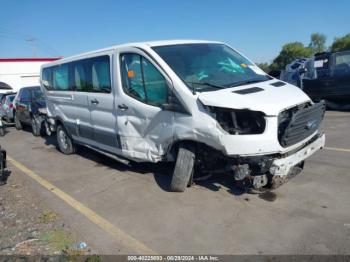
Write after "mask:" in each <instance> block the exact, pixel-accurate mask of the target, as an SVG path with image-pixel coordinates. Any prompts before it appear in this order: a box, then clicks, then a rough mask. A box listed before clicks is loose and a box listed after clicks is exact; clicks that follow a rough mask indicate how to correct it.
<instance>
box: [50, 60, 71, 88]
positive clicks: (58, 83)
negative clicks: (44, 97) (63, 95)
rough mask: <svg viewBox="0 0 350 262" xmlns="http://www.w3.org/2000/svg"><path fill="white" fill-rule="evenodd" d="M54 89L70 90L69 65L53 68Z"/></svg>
mask: <svg viewBox="0 0 350 262" xmlns="http://www.w3.org/2000/svg"><path fill="white" fill-rule="evenodd" d="M53 89H54V90H61V91H65V90H69V79H68V64H63V65H60V66H57V67H54V68H53Z"/></svg>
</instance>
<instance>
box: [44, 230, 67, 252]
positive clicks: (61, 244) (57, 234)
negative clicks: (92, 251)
mask: <svg viewBox="0 0 350 262" xmlns="http://www.w3.org/2000/svg"><path fill="white" fill-rule="evenodd" d="M40 240H41V241H42V242H44V243H47V244H49V245H50V246H51V247H52V248H53V250H55V251H60V250H64V249H66V248H68V247H70V246H71V245H72V244H73V240H72V237H71V236H70V235H69V234H68V233H66V232H65V231H63V230H58V229H57V230H52V231H48V232H45V233H44V234H43V235H42V236H41V237H40Z"/></svg>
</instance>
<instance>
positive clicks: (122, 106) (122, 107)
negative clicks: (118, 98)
mask: <svg viewBox="0 0 350 262" xmlns="http://www.w3.org/2000/svg"><path fill="white" fill-rule="evenodd" d="M118 108H119V109H121V110H127V109H128V108H129V107H128V106H127V105H126V104H122V105H118Z"/></svg>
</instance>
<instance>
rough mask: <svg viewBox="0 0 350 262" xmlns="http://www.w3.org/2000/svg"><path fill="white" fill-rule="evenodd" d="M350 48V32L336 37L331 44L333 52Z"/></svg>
mask: <svg viewBox="0 0 350 262" xmlns="http://www.w3.org/2000/svg"><path fill="white" fill-rule="evenodd" d="M345 50H350V34H347V35H345V36H343V37H339V38H336V39H334V42H333V44H332V46H331V51H332V52H338V51H345Z"/></svg>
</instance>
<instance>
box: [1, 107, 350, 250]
mask: <svg viewBox="0 0 350 262" xmlns="http://www.w3.org/2000/svg"><path fill="white" fill-rule="evenodd" d="M323 130H324V131H325V133H326V149H323V150H322V151H319V152H317V153H316V154H315V155H314V156H312V157H311V158H310V159H309V160H308V161H307V162H306V165H305V169H304V171H303V172H302V174H300V175H298V176H297V177H295V178H293V179H292V180H291V181H289V182H288V183H287V184H285V185H283V186H282V187H280V188H278V189H277V190H275V191H274V193H273V194H271V195H267V196H266V197H262V196H258V195H250V194H239V192H237V190H236V189H235V188H234V186H233V179H232V177H229V176H224V175H220V176H215V177H212V178H210V179H209V180H207V181H204V182H200V183H199V184H196V185H195V186H194V187H192V188H189V189H188V190H187V191H186V192H185V193H173V192H169V184H170V179H171V174H172V166H171V165H168V164H135V165H133V166H132V167H128V166H125V165H123V164H120V163H118V162H116V161H114V160H111V159H108V158H106V157H105V156H103V155H100V154H98V153H95V152H94V151H91V150H89V149H86V148H80V149H79V151H78V153H77V154H75V155H70V156H66V155H63V154H61V153H60V152H59V151H58V150H57V149H56V139H55V136H52V137H46V138H45V137H34V136H33V135H32V134H31V132H30V128H28V130H23V131H17V130H16V129H15V128H14V127H9V128H8V129H7V131H8V133H7V134H6V135H5V137H1V138H0V144H1V146H2V147H3V148H4V149H6V150H7V152H8V155H9V156H10V157H11V158H12V159H14V160H15V161H16V162H11V161H10V163H9V168H10V169H11V171H12V174H11V176H13V175H16V176H23V177H24V178H25V179H28V180H29V181H32V183H30V187H31V189H32V190H34V191H36V192H37V193H38V195H39V196H40V197H41V199H42V201H45V202H46V203H47V204H48V205H50V207H52V208H54V210H55V212H58V213H59V214H60V215H61V216H62V217H63V218H64V219H65V220H67V221H69V224H70V227H71V228H74V230H76V232H77V233H78V235H81V236H82V237H84V239H87V243H88V245H90V246H92V247H93V248H94V250H97V251H98V252H99V253H101V254H120V253H123V254H125V253H135V252H137V250H139V249H138V248H139V247H140V246H143V247H145V248H148V249H149V250H150V251H154V252H155V253H159V254H350V137H349V130H350V113H349V112H335V111H332V112H327V114H326V118H325V120H324V122H323ZM14 163H20V164H21V165H23V166H25V167H26V168H27V169H28V170H30V171H31V172H32V173H33V174H35V175H37V176H39V177H40V178H42V179H43V181H46V182H47V183H46V182H45V183H46V184H47V185H49V186H48V187H47V188H45V187H43V186H42V184H40V183H38V181H37V180H34V179H33V178H32V177H30V176H28V174H26V173H28V172H23V171H25V170H23V169H22V170H21V169H20V168H19V167H18V165H14ZM11 176H10V177H9V179H11ZM50 186H54V187H55V189H56V190H53V189H54V188H52V190H48V189H50V188H49V187H50ZM0 190H1V189H0ZM57 190H61V191H62V192H63V194H66V196H69V197H70V198H71V199H73V200H74V201H77V202H74V203H79V204H78V206H79V207H81V208H73V207H72V206H71V205H69V200H67V201H65V200H64V198H61V197H60V195H59V194H57V193H54V192H60V191H57ZM52 191H54V192H52ZM70 198H69V199H70ZM80 205H81V206H80ZM84 210H85V211H86V210H87V211H88V212H87V213H84ZM90 211H91V212H90ZM89 216H90V217H89ZM92 218H93V219H92ZM99 223H100V224H99ZM108 231H110V232H108Z"/></svg>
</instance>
